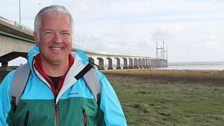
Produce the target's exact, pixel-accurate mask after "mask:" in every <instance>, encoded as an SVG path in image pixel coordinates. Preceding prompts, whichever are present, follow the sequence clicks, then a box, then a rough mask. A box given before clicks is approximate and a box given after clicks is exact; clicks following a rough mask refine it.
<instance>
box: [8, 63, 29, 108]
mask: <svg viewBox="0 0 224 126" xmlns="http://www.w3.org/2000/svg"><path fill="white" fill-rule="evenodd" d="M29 74H30V67H29V64H28V63H26V64H24V65H22V66H19V67H17V69H16V71H15V75H14V78H13V80H12V87H11V91H10V98H11V105H12V108H13V110H14V111H15V110H16V107H17V105H18V103H19V100H20V97H21V95H22V93H23V90H24V88H25V86H26V83H27V80H28V78H29Z"/></svg>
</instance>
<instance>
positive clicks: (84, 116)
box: [82, 109, 87, 126]
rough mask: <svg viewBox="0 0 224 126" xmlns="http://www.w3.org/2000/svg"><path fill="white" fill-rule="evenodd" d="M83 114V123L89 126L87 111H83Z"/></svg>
mask: <svg viewBox="0 0 224 126" xmlns="http://www.w3.org/2000/svg"><path fill="white" fill-rule="evenodd" d="M82 112H83V123H84V126H87V125H86V122H87V118H86V111H85V109H83V110H82Z"/></svg>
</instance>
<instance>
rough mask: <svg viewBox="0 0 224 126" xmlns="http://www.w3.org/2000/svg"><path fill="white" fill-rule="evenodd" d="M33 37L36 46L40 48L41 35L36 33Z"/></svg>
mask: <svg viewBox="0 0 224 126" xmlns="http://www.w3.org/2000/svg"><path fill="white" fill-rule="evenodd" d="M33 37H34V41H35V44H36V45H38V46H39V35H38V34H37V33H36V32H33Z"/></svg>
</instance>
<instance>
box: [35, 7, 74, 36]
mask: <svg viewBox="0 0 224 126" xmlns="http://www.w3.org/2000/svg"><path fill="white" fill-rule="evenodd" d="M52 12H56V13H61V14H65V15H67V16H68V17H69V19H70V22H71V27H72V26H73V19H72V16H71V14H70V12H69V11H68V10H67V9H66V8H65V7H64V6H60V5H51V6H47V7H44V8H43V9H41V10H40V11H39V12H38V13H37V15H36V17H35V20H34V32H36V33H37V34H38V38H39V30H40V26H41V20H42V17H43V15H44V14H46V13H52Z"/></svg>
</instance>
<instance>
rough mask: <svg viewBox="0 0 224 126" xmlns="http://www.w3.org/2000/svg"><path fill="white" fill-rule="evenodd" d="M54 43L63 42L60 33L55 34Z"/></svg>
mask: <svg viewBox="0 0 224 126" xmlns="http://www.w3.org/2000/svg"><path fill="white" fill-rule="evenodd" d="M54 41H55V42H62V37H61V35H60V33H55V36H54Z"/></svg>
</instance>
